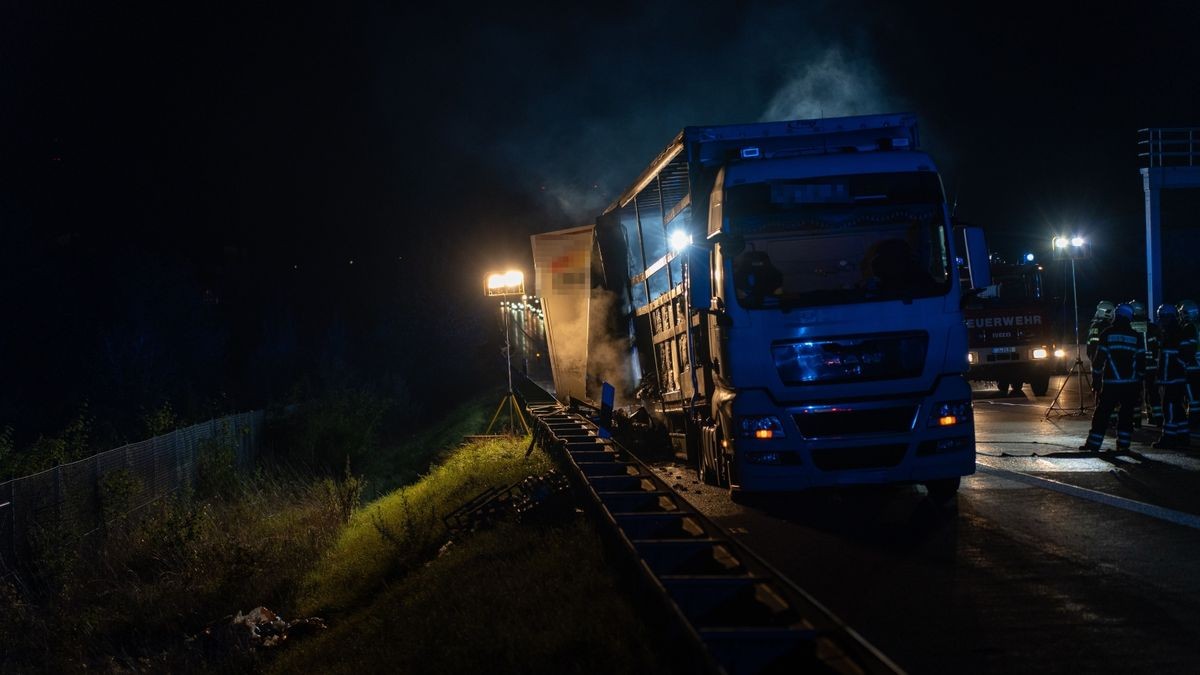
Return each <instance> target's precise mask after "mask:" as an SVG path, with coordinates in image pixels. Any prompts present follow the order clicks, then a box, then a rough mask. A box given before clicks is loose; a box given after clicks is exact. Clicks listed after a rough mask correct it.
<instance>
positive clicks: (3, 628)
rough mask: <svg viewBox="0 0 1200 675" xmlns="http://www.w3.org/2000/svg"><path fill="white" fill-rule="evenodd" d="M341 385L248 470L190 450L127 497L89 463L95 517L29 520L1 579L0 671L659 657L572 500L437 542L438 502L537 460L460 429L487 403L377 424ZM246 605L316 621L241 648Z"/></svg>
mask: <svg viewBox="0 0 1200 675" xmlns="http://www.w3.org/2000/svg"><path fill="white" fill-rule="evenodd" d="M355 397H356V395H347V396H346V397H345V398H342V399H340V400H332V401H325V402H322V403H321V404H319V405H318V406H315V407H313V408H309V409H308V410H301V411H297V412H296V413H295V415H293V416H292V417H290V418H287V419H288V421H287V422H286V423H284V424H279V422H278V421H276V423H275V424H274V425H273V426H272V428H271V429H270V433H269V436H268V438H269V443H270V447H271V448H272V452H270V453H268V454H267V455H266V457H265V458H264V462H263V465H262V466H261V467H260V468H259V470H258V471H257V472H256V473H254V474H253V475H239V474H238V473H237V472H235V471H234V468H233V453H232V451H231V450H230V449H229V448H223V447H219V446H209V447H207V448H206V449H205V451H204V452H203V453H202V457H201V461H200V466H199V471H198V476H197V480H196V481H195V483H194V486H193V487H192V488H191V489H190V490H188V491H186V492H182V493H176V494H175V495H173V496H171V497H170V498H167V499H164V500H160V501H159V502H156V503H154V504H153V505H151V506H150V507H147V508H143V509H140V510H137V511H135V512H133V513H129V510H130V504H129V503H128V502H129V500H130V498H131V496H132V495H134V494H136V493H137V491H138V489H137V488H138V486H137V484H136V480H137V479H136V477H135V476H133V475H131V474H128V473H126V472H122V471H115V472H111V473H110V474H109V475H106V476H105V477H104V479H103V480H102V485H101V489H100V492H101V494H100V495H99V496H100V501H101V506H102V508H103V511H104V513H105V516H106V521H107V524H106V526H105V527H104V528H102V530H101V531H97V532H93V533H89V534H87V535H86V536H83V537H81V536H80V534H81V533H76V532H68V531H51V530H43V531H39V532H37V533H36V536H35V541H34V544H35V549H36V552H37V560H36V564H35V565H33V566H31V567H30V568H28V570H27V572H26V573H25V574H22V575H21V576H20V577H19V578H15V577H10V578H8V579H0V672H77V671H83V670H87V671H100V672H250V671H261V670H271V671H273V672H281V673H282V672H297V671H303V672H354V671H363V670H367V671H387V672H421V673H458V672H483V671H485V670H486V671H489V672H546V673H591V672H597V673H598V672H604V673H611V672H633V671H644V670H650V671H655V672H658V671H663V672H667V671H669V670H670V668H669V667H668V666H667V665H666V664H665V663H660V662H659V661H660V659H661V658H662V657H660V656H658V654H659V653H661V650H656V649H655V648H654V647H653V645H654V644H655V639H654V635H655V633H654V632H653V631H652V630H649V629H647V628H645V627H644V626H643V624H642V623H641V622H640V621H639V619H638V617H637V611H636V609H635V607H634V606H633V605H632V604H630V602H629V600H628V599H627V598H626V596H625V595H624V594H623V593H621V592H620V590H619V583H618V581H617V580H616V578H615V577H614V576H613V574H612V572H611V571H610V570H609V568H608V566H607V564H606V562H605V560H604V552H603V550H602V547H601V546H600V541H599V537H598V535H597V533H596V532H595V531H594V530H593V529H592V526H591V525H590V523H589V522H588V521H587V520H586V519H584V518H583V517H582V516H580V515H578V514H575V513H567V514H566V516H565V518H561V519H559V520H558V521H557V523H556V524H555V525H530V524H515V523H502V524H501V525H499V526H498V527H496V528H494V529H490V530H485V531H480V532H474V533H470V534H467V535H464V536H462V537H459V538H458V539H457V540H455V541H454V542H452V543H450V542H449V539H448V533H447V531H446V527H445V525H444V524H443V521H442V518H443V517H444V516H446V515H447V514H449V513H451V512H452V511H453V510H455V509H456V508H458V507H459V506H461V505H462V504H464V503H465V502H467V501H468V500H469V499H471V498H472V497H474V496H475V495H477V494H478V493H479V492H481V491H482V490H484V489H486V488H489V487H500V486H505V485H509V484H511V483H514V482H516V481H518V480H520V479H522V478H524V477H526V476H529V475H536V474H542V473H545V472H546V471H548V470H549V469H550V467H551V465H550V462H549V460H548V459H547V458H546V457H545V456H544V455H543V454H542V453H540V452H535V453H533V454H532V455H531V456H530V457H528V458H527V457H525V456H524V455H525V450H526V446H527V443H528V440H527V439H491V440H485V441H480V442H472V443H462V442H461V439H462V436H463V435H464V434H465V433H469V432H477V431H479V430H480V429H481V428H482V427H483V426H484V425H485V424H486V419H487V417H486V416H487V415H488V414H489V413H490V406H491V404H492V403H493V402H494V401H492V400H491V399H490V398H485V399H480V400H478V401H475V402H473V403H471V404H468V405H467V406H465V407H464V408H463V409H460V410H459V411H456V413H455V414H453V415H451V416H449V417H447V418H446V419H445V420H444V421H443V422H441V423H439V424H433V425H430V426H429V427H428V428H427V429H425V430H424V431H422V432H421V433H418V434H412V435H409V436H407V437H401V438H399V439H397V440H386V441H385V440H382V439H384V438H386V436H385V434H386V432H387V431H388V430H387V422H386V420H387V414H386V413H387V410H386V404H384V403H380V402H378V401H372V400H367V399H361V398H355ZM314 438H316V439H320V442H317V441H314ZM393 438H394V437H393ZM289 455H291V457H292V458H293V459H295V458H299V460H300V461H292V462H288V461H285V460H286V458H287V457H288V456H289ZM379 486H385V487H383V488H381V487H379ZM258 606H265V607H268V608H270V609H271V610H274V611H275V612H278V613H279V614H280V615H281V616H282V617H283V618H284V619H288V620H291V619H297V618H303V617H314V616H316V617H321V618H322V619H323V620H324V623H325V624H326V625H327V626H328V629H327V630H314V631H310V632H308V633H307V634H305V635H303V636H298V637H296V638H295V639H291V640H289V641H287V642H285V643H284V644H282V645H281V646H278V647H276V648H274V649H252V648H249V647H248V646H247V645H246V644H245V642H244V640H239V639H237V636H236V635H231V634H230V631H229V626H230V622H231V619H232V618H233V616H234V615H236V614H238V613H239V612H248V611H249V610H251V609H253V608H255V607H258Z"/></svg>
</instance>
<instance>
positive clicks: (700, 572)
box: [526, 392, 902, 675]
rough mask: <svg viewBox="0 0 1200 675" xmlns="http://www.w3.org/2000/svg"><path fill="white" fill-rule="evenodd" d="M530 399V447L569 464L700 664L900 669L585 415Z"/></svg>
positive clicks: (764, 669) (748, 669)
mask: <svg viewBox="0 0 1200 675" xmlns="http://www.w3.org/2000/svg"><path fill="white" fill-rule="evenodd" d="M543 393H544V392H543ZM526 405H527V408H528V410H529V412H530V414H531V416H532V418H533V420H534V432H533V440H532V442H531V443H530V450H532V449H533V447H535V445H540V446H541V447H542V448H543V449H544V450H546V451H547V452H548V453H550V454H551V455H552V456H555V457H557V458H558V459H560V460H561V461H562V462H563V464H564V465H565V466H566V467H567V468H568V469H569V470H570V473H571V474H572V475H573V478H574V480H575V481H576V483H577V485H578V487H579V488H580V489H581V490H582V491H583V492H584V493H585V494H586V495H588V496H589V497H590V500H591V502H592V507H593V511H594V512H595V513H596V514H597V515H598V517H599V518H600V520H601V521H602V523H604V524H605V525H606V526H607V527H608V529H609V530H610V532H611V533H612V534H614V535H615V537H616V539H617V541H618V542H619V544H620V547H621V548H623V549H624V550H625V551H626V552H627V553H629V554H630V555H631V556H632V557H633V558H634V559H635V560H636V561H637V563H636V567H637V569H638V570H639V572H640V574H641V575H642V578H643V580H644V581H645V582H646V584H647V585H648V586H649V587H651V588H653V589H656V590H657V592H658V595H659V596H660V599H661V600H662V602H663V603H665V605H666V607H667V609H668V611H669V612H670V613H672V614H674V615H675V616H676V617H677V618H678V619H679V621H680V622H681V624H682V626H683V630H684V632H685V633H686V635H687V636H688V638H689V639H690V640H692V641H693V642H695V643H696V645H698V646H700V647H702V649H701V652H702V653H703V654H704V656H703V658H702V659H701V663H700V664H697V665H698V666H699V667H700V668H703V669H706V670H709V671H711V672H717V673H725V674H727V675H757V674H761V673H775V672H812V671H824V672H834V673H899V672H902V671H901V670H900V668H899V667H898V666H897V665H896V664H894V663H892V662H891V661H890V660H889V659H888V658H887V657H886V656H884V655H883V654H882V653H880V652H879V651H878V650H877V649H875V648H874V647H873V646H871V645H870V644H869V643H867V642H866V640H864V639H863V638H862V637H861V636H859V635H858V634H857V633H856V632H855V631H854V630H853V629H851V628H850V627H849V626H847V625H845V624H844V623H842V622H841V621H840V620H839V619H838V618H837V617H835V616H834V615H833V614H832V613H831V612H830V611H829V610H828V609H826V608H825V607H823V606H822V605H821V604H820V603H818V602H817V601H816V600H815V599H814V598H813V597H812V596H810V595H809V594H808V593H806V592H805V591H804V590H802V589H801V588H800V587H798V586H796V585H795V584H794V583H792V582H791V581H789V580H788V579H787V578H785V577H784V576H782V575H781V574H779V573H778V572H777V571H775V570H774V569H773V568H772V567H771V566H770V565H769V564H767V563H766V561H764V560H763V559H761V558H760V557H758V556H757V555H756V554H755V553H753V552H752V551H750V550H749V549H748V548H746V547H745V546H743V545H742V544H741V543H739V542H738V541H737V540H736V539H734V538H733V537H731V536H730V535H729V534H728V533H726V532H725V531H724V529H722V528H721V527H720V526H719V525H717V524H716V523H714V522H712V521H711V520H709V519H708V518H707V517H705V516H704V515H703V514H701V513H700V512H698V511H696V509H695V508H693V507H692V506H691V505H690V504H688V502H687V501H686V500H684V499H683V498H682V497H680V496H679V495H678V494H677V493H676V492H675V491H674V490H672V489H671V487H670V486H669V485H668V484H667V483H666V482H665V481H663V480H662V479H661V478H659V477H658V476H657V475H656V474H654V472H653V471H651V470H650V469H649V467H648V466H646V464H644V463H643V462H642V461H641V460H639V459H638V458H637V457H635V456H633V455H632V454H631V453H630V452H629V451H628V450H626V449H625V448H623V447H622V446H621V445H620V444H619V443H617V442H615V441H613V440H612V439H610V438H603V437H601V433H600V430H599V428H598V427H597V426H596V423H595V421H594V420H593V419H592V418H590V417H589V416H588V415H587V414H585V413H584V412H581V411H579V410H578V409H575V410H572V409H569V408H567V407H566V406H564V405H562V404H560V403H558V402H557V401H554V399H553V398H552V397H550V396H549V395H548V394H546V395H544V396H542V395H534V396H529V397H528V398H527V400H526Z"/></svg>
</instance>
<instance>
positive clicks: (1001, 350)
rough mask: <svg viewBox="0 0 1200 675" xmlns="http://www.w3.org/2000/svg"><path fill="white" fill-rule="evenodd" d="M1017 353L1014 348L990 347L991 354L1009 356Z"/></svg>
mask: <svg viewBox="0 0 1200 675" xmlns="http://www.w3.org/2000/svg"><path fill="white" fill-rule="evenodd" d="M1015 351H1017V348H1016V347H992V353H993V354H1011V353H1013V352H1015Z"/></svg>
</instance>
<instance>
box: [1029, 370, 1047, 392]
mask: <svg viewBox="0 0 1200 675" xmlns="http://www.w3.org/2000/svg"><path fill="white" fill-rule="evenodd" d="M1029 389H1030V390H1032V391H1033V395H1034V396H1045V395H1046V392H1048V391H1050V376H1049V375H1039V376H1038V377H1036V378H1034V379H1032V380H1030V381H1029Z"/></svg>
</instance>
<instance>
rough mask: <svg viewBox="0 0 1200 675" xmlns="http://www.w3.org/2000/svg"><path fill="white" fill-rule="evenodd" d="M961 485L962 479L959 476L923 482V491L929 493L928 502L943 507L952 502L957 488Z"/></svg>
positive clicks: (956, 493)
mask: <svg viewBox="0 0 1200 675" xmlns="http://www.w3.org/2000/svg"><path fill="white" fill-rule="evenodd" d="M961 483H962V478H961V477H959V476H955V477H954V478H939V479H938V480H930V481H925V491H926V492H928V493H929V500H930V501H932V502H933V503H934V504H937V505H938V506H945V505H947V504H949V503H950V502H952V501H954V498H955V496H957V495H958V486H959V485H960V484H961Z"/></svg>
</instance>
